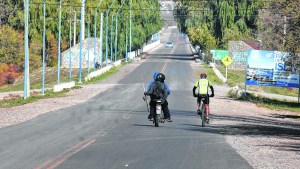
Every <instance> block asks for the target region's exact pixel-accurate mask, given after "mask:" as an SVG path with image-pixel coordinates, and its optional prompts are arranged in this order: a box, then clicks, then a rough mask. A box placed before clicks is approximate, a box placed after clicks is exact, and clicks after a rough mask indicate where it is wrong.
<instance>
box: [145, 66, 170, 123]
mask: <svg viewBox="0 0 300 169" xmlns="http://www.w3.org/2000/svg"><path fill="white" fill-rule="evenodd" d="M154 81H160V82H162V83H163V84H164V87H165V89H166V90H167V96H168V95H169V94H170V93H171V90H170V88H169V87H168V85H167V84H166V82H165V75H164V74H162V73H159V72H154V74H153V80H152V81H151V82H150V83H149V85H148V89H147V92H145V95H148V92H149V91H150V88H151V86H152V84H153V83H154ZM167 96H166V97H165V100H164V102H163V104H162V105H161V106H162V111H163V113H164V118H165V119H167V121H168V122H172V119H171V115H170V111H169V107H168V101H167ZM149 105H150V114H149V116H148V119H149V120H152V118H153V111H155V102H153V101H152V99H151V101H150V103H149ZM151 107H152V108H151Z"/></svg>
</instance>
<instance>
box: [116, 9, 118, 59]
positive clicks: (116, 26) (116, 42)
mask: <svg viewBox="0 0 300 169" xmlns="http://www.w3.org/2000/svg"><path fill="white" fill-rule="evenodd" d="M117 45H118V14H117V15H116V34H115V62H116V61H117V57H118V51H117V47H118V46H117Z"/></svg>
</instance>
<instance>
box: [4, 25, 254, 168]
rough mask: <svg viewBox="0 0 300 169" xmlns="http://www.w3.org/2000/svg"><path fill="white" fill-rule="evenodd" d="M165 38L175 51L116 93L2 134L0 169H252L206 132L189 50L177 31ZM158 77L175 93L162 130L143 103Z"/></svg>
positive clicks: (152, 60)
mask: <svg viewBox="0 0 300 169" xmlns="http://www.w3.org/2000/svg"><path fill="white" fill-rule="evenodd" d="M163 33H165V34H163V36H162V39H164V40H165V41H167V40H173V41H174V48H166V47H165V46H164V44H161V45H160V46H159V48H157V49H156V50H154V51H152V52H151V53H150V56H149V57H148V58H147V59H145V60H144V61H142V62H140V63H138V64H139V65H138V67H137V68H136V69H135V70H134V71H133V72H132V73H130V74H128V75H127V76H125V77H124V78H123V79H120V80H118V81H117V80H116V83H115V87H113V88H111V89H109V90H107V91H105V92H103V93H101V94H99V95H97V96H95V97H94V98H92V99H90V100H88V101H87V102H85V103H82V104H79V105H76V106H73V107H69V108H65V109H61V110H59V111H55V112H49V113H47V114H44V115H41V116H39V117H37V118H35V119H33V120H30V121H27V122H24V123H21V124H18V125H14V126H11V127H6V128H2V129H0V138H1V139H0V168H1V169H31V168H61V169H67V168H70V169H120V168H132V169H133V168H134V169H153V168H154V169H183V168H184V169H193V168H195V169H199V168H203V169H205V168H208V169H217V168H219V169H229V168H230V169H232V168H235V169H236V168H251V167H250V165H249V164H248V163H247V162H246V161H245V160H244V159H243V158H242V157H241V156H240V155H239V154H237V153H236V152H235V150H234V149H232V148H231V147H230V146H229V145H228V144H227V142H226V141H225V139H224V136H223V135H222V134H221V133H220V132H219V131H218V129H217V128H214V127H213V124H210V125H208V126H207V127H205V128H203V127H201V123H200V119H199V118H198V117H197V116H196V112H195V110H196V100H195V99H194V98H193V97H192V87H193V85H194V82H195V81H196V80H197V77H196V76H195V74H196V72H195V70H196V69H195V68H194V67H195V63H194V61H193V58H192V55H191V50H190V47H189V44H187V43H186V39H185V38H184V36H182V35H180V34H179V33H178V31H177V29H165V30H164V32H163ZM155 71H160V72H163V73H165V75H166V81H167V83H168V85H169V87H170V88H171V95H170V96H169V98H168V101H169V108H170V111H171V115H172V119H173V122H172V123H167V122H166V123H163V124H161V126H160V127H158V128H157V127H154V125H153V124H152V122H150V121H148V120H147V115H148V112H147V109H146V105H145V102H143V100H142V96H143V85H142V84H143V83H144V84H145V86H147V85H148V83H149V81H150V80H151V79H152V74H153V73H154V72H155ZM142 77H143V81H142ZM111 78H114V77H111ZM212 113H213V112H212Z"/></svg>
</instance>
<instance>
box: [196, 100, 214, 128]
mask: <svg viewBox="0 0 300 169" xmlns="http://www.w3.org/2000/svg"><path fill="white" fill-rule="evenodd" d="M205 97H207V99H208V97H211V96H210V95H206V96H202V97H201V99H200V100H199V102H200V106H199V107H200V112H197V113H198V115H200V117H201V126H202V127H205V124H209V119H208V114H209V109H208V111H206V106H205V104H204V99H205ZM198 98H199V96H198ZM208 106H209V105H208Z"/></svg>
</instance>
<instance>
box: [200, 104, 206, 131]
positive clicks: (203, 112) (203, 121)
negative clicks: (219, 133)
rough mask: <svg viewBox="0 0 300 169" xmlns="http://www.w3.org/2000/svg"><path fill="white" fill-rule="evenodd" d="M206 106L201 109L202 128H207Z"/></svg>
mask: <svg viewBox="0 0 300 169" xmlns="http://www.w3.org/2000/svg"><path fill="white" fill-rule="evenodd" d="M205 116H206V115H205V106H203V104H202V107H201V120H202V124H201V125H202V127H205V121H206V117H205Z"/></svg>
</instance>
